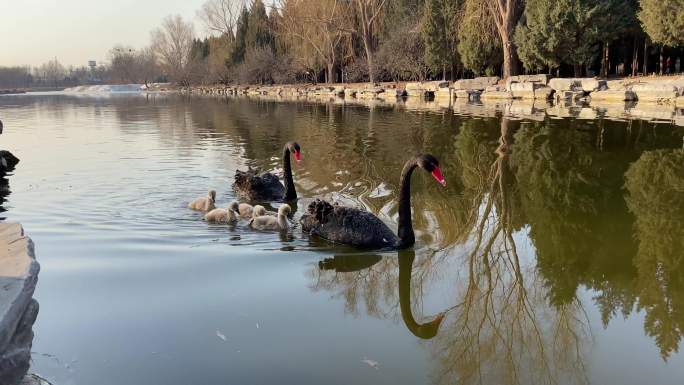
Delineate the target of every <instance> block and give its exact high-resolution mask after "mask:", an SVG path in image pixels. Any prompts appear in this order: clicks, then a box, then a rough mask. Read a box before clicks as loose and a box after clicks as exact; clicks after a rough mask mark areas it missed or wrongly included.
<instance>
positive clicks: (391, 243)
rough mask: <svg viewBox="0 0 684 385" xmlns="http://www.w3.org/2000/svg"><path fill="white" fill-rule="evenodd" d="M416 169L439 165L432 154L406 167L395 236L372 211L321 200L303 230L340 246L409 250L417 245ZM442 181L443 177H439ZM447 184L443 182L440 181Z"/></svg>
mask: <svg viewBox="0 0 684 385" xmlns="http://www.w3.org/2000/svg"><path fill="white" fill-rule="evenodd" d="M416 167H421V168H423V169H424V170H426V171H428V172H433V171H435V170H436V171H439V162H438V161H437V159H436V158H435V157H434V156H432V155H429V154H425V155H419V156H417V157H415V158H413V159H411V160H409V161H408V162H406V164H405V165H404V169H403V171H402V173H401V180H400V186H401V190H400V192H399V229H398V235H394V233H393V232H392V230H390V228H389V227H387V225H386V224H385V223H384V222H383V221H381V220H380V219H379V218H378V217H376V216H375V215H373V214H371V213H369V212H368V211H364V210H359V209H356V208H351V207H344V206H338V205H332V204H330V203H328V202H325V201H322V200H320V199H317V200H316V201H314V202H312V203H311V204H309V207H308V210H307V211H308V213H307V214H305V215H304V216H302V219H301V221H300V222H301V224H302V230H303V231H304V232H307V233H309V234H312V235H316V236H319V237H321V238H324V239H327V240H329V241H332V242H336V243H344V244H348V245H352V246H356V247H363V248H374V249H377V248H405V247H409V246H411V245H413V244H414V243H415V235H414V233H413V226H412V223H411V175H412V173H413V170H415V168H416ZM439 176H440V178H441V173H440V174H439ZM440 182H441V183H444V181H443V179H442V180H441V181H440Z"/></svg>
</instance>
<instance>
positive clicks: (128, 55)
mask: <svg viewBox="0 0 684 385" xmlns="http://www.w3.org/2000/svg"><path fill="white" fill-rule="evenodd" d="M135 56H136V52H135V50H134V49H133V48H132V47H124V46H122V45H117V46H115V47H114V48H112V49H111V50H110V51H109V70H110V71H111V75H112V79H113V80H114V81H115V82H118V83H137V69H136V68H135V67H136V66H135V64H136V57H135Z"/></svg>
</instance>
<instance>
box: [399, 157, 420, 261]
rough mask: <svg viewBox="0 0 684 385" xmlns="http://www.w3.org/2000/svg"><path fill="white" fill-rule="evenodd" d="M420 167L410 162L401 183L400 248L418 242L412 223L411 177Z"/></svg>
mask: <svg viewBox="0 0 684 385" xmlns="http://www.w3.org/2000/svg"><path fill="white" fill-rule="evenodd" d="M417 166H418V164H417V163H416V160H415V159H413V160H410V161H408V162H406V165H404V169H403V170H402V171H401V179H400V181H399V185H400V190H399V228H398V230H397V235H398V236H399V244H398V245H397V246H398V247H400V248H401V247H409V246H411V245H413V244H414V243H415V242H416V237H415V235H414V234H413V222H412V221H411V175H412V174H413V170H415V168H416V167H417Z"/></svg>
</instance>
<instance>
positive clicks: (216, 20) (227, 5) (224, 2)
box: [197, 0, 247, 38]
mask: <svg viewBox="0 0 684 385" xmlns="http://www.w3.org/2000/svg"><path fill="white" fill-rule="evenodd" d="M246 6H247V1H246V0H208V1H207V2H206V3H204V5H202V9H200V10H199V11H197V16H198V17H199V18H200V19H201V20H202V22H203V23H204V26H205V27H206V28H207V30H208V31H209V32H211V33H216V34H218V35H219V36H220V35H228V36H230V37H231V38H232V37H233V36H234V33H235V26H236V25H237V20H238V18H239V17H240V12H241V11H242V9H243V8H244V7H246Z"/></svg>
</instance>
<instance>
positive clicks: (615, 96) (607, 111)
mask: <svg viewBox="0 0 684 385" xmlns="http://www.w3.org/2000/svg"><path fill="white" fill-rule="evenodd" d="M182 91H183V92H186V93H190V94H194V95H212V96H222V97H223V96H230V97H248V98H258V99H261V100H272V101H307V102H320V103H333V104H361V105H366V106H370V107H373V106H388V107H396V108H405V109H413V110H434V111H446V110H448V111H452V112H453V113H456V114H464V115H478V116H496V115H497V114H501V113H503V114H504V115H505V116H510V117H515V118H522V119H531V120H543V119H545V118H546V117H547V116H548V117H574V118H579V119H596V118H608V119H619V120H626V119H640V120H649V121H662V122H672V123H674V124H676V125H680V126H684V76H681V77H674V76H671V77H664V78H638V79H621V80H608V81H606V80H602V79H596V78H570V79H568V78H550V77H549V76H548V75H530V76H515V77H511V78H509V79H507V80H506V81H502V80H500V79H499V78H497V77H480V78H475V79H464V80H459V81H456V82H453V83H450V82H446V81H438V82H421V83H418V82H415V83H403V84H402V83H384V84H373V85H371V84H338V85H311V84H309V85H283V86H223V85H216V86H198V87H192V88H186V89H183V90H182Z"/></svg>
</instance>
